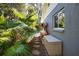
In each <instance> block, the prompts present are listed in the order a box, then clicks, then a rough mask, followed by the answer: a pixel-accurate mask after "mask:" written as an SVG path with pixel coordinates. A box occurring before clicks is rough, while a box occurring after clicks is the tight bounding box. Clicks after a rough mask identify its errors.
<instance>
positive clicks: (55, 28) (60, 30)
mask: <svg viewBox="0 0 79 59" xmlns="http://www.w3.org/2000/svg"><path fill="white" fill-rule="evenodd" d="M62 10H64V11H65V8H64V7H63V8H61V9H60V10H59V11H58V12H56V13H55V14H54V15H53V30H54V31H57V32H64V28H61V27H55V16H56V15H57V14H58V13H59V12H60V11H62ZM64 20H65V12H64ZM64 23H65V22H64ZM57 24H58V22H57ZM64 25H65V24H64Z"/></svg>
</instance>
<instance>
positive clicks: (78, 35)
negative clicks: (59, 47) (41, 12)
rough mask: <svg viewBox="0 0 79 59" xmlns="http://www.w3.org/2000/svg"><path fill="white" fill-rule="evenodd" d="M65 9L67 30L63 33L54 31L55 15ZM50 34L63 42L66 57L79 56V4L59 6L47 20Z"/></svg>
mask: <svg viewBox="0 0 79 59" xmlns="http://www.w3.org/2000/svg"><path fill="white" fill-rule="evenodd" d="M63 7H64V8H65V30H64V32H63V33H61V32H56V31H53V15H54V14H55V13H56V12H58V11H59V10H60V9H61V8H63ZM45 22H47V23H48V32H49V33H50V34H51V35H52V36H55V37H57V38H58V39H60V40H62V41H63V54H64V55H72V56H73V55H79V47H78V45H79V4H58V5H57V6H56V7H55V8H54V9H52V11H51V12H50V13H49V14H48V16H47V17H46V18H45Z"/></svg>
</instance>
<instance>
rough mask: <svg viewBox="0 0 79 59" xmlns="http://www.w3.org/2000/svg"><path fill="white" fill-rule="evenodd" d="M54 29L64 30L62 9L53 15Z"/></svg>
mask: <svg viewBox="0 0 79 59" xmlns="http://www.w3.org/2000/svg"><path fill="white" fill-rule="evenodd" d="M54 27H55V28H64V9H62V10H60V11H59V12H58V13H56V14H55V15H54Z"/></svg>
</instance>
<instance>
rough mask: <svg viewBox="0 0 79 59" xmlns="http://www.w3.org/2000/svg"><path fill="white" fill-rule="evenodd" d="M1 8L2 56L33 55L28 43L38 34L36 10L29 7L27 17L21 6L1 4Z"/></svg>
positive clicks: (0, 49) (0, 41)
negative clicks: (31, 37) (30, 38)
mask: <svg viewBox="0 0 79 59" xmlns="http://www.w3.org/2000/svg"><path fill="white" fill-rule="evenodd" d="M16 6H18V7H16ZM0 8H1V11H0V55H6V56H16V55H21V56H22V55H23V56H24V55H32V54H31V50H30V47H29V45H28V44H27V43H26V41H27V39H28V38H29V37H30V36H31V35H33V34H34V33H36V30H35V29H34V28H35V25H36V13H35V10H34V8H33V7H31V6H28V8H27V11H28V14H27V15H26V17H25V16H24V14H22V10H24V6H23V5H21V4H1V5H0Z"/></svg>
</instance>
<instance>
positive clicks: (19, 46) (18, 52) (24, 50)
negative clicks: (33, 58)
mask: <svg viewBox="0 0 79 59" xmlns="http://www.w3.org/2000/svg"><path fill="white" fill-rule="evenodd" d="M4 55H5V56H27V55H32V54H31V52H30V48H29V46H28V45H27V44H25V43H23V42H22V41H16V42H15V44H14V45H13V46H12V47H10V48H9V49H7V51H6V52H5V53H4Z"/></svg>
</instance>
